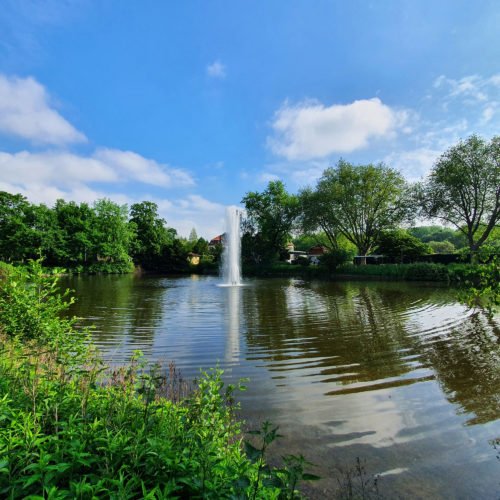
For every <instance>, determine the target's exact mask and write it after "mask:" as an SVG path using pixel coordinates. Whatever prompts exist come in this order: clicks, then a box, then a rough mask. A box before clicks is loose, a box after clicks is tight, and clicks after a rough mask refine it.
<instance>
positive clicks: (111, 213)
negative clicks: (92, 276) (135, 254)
mask: <svg viewBox="0 0 500 500" xmlns="http://www.w3.org/2000/svg"><path fill="white" fill-rule="evenodd" d="M94 211H95V216H96V218H95V223H94V226H93V227H92V232H91V238H92V242H93V245H92V246H93V251H94V258H95V260H96V261H105V262H113V263H116V264H125V263H129V262H130V261H131V258H130V256H129V253H128V251H129V246H130V243H131V241H132V238H133V236H134V232H133V228H132V227H131V226H130V225H129V224H128V208H127V205H121V206H120V205H118V204H117V203H115V202H113V201H111V200H108V199H105V198H104V199H101V200H98V201H96V202H95V203H94Z"/></svg>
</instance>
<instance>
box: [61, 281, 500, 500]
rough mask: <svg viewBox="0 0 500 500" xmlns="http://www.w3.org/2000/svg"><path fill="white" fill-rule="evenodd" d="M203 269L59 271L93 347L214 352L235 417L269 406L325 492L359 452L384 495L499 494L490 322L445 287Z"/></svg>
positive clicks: (497, 347) (497, 402) (495, 338)
mask: <svg viewBox="0 0 500 500" xmlns="http://www.w3.org/2000/svg"><path fill="white" fill-rule="evenodd" d="M219 282H220V280H219V279H218V278H216V277H200V276H190V277H180V278H172V277H151V276H145V277H138V276H131V275H126V276H95V277H92V276H90V277H73V278H68V279H67V281H66V282H64V283H63V284H64V285H65V286H68V287H70V288H72V289H74V290H75V291H76V296H77V298H78V301H77V303H76V304H75V305H74V306H73V308H72V310H71V313H72V314H75V315H77V316H79V317H81V318H83V322H84V323H86V324H93V325H95V330H94V332H93V337H94V340H95V342H96V343H97V344H98V345H99V346H100V348H101V349H102V351H103V353H104V357H105V358H106V359H108V360H109V361H112V362H115V363H120V362H124V361H127V360H128V359H129V358H130V355H131V353H132V352H133V351H134V350H136V349H140V350H142V351H143V352H144V354H145V355H146V356H147V358H148V359H151V360H154V361H156V360H159V361H163V362H167V363H168V361H170V360H174V361H175V363H176V365H177V366H178V367H179V368H180V369H181V372H182V374H183V376H184V377H185V378H194V377H196V376H197V374H198V373H199V369H200V368H209V367H213V366H215V365H216V364H217V363H218V364H219V366H220V367H221V368H223V369H224V370H225V377H226V379H227V380H228V381H236V380H238V379H240V378H242V377H248V378H249V379H250V382H249V383H248V384H247V385H248V390H247V391H246V392H244V393H241V394H240V395H239V396H238V399H239V401H240V402H241V406H242V411H241V413H242V416H243V418H244V419H245V420H246V421H247V422H248V426H249V427H254V428H256V427H259V425H260V423H261V422H262V421H263V420H265V419H269V420H271V421H272V422H273V423H274V424H276V425H279V426H280V432H281V434H284V435H285V437H284V438H283V439H282V440H280V442H278V443H277V444H276V445H274V444H273V446H275V454H276V455H280V454H287V453H295V454H299V453H302V454H304V455H305V456H306V458H307V459H308V460H309V461H311V462H313V463H315V464H316V465H317V466H316V468H315V469H314V470H313V472H315V473H317V474H319V475H320V476H321V477H322V478H323V479H322V480H321V481H319V482H317V483H314V484H312V485H311V487H308V488H307V493H308V494H310V495H311V496H313V497H316V498H330V497H332V496H333V492H334V490H335V489H336V488H337V485H338V483H337V478H339V477H341V476H339V472H338V469H339V468H342V469H346V468H349V467H351V466H352V465H353V464H354V463H355V460H356V457H360V458H361V460H362V461H363V463H365V468H366V471H367V474H368V475H371V474H381V475H382V476H381V478H380V480H379V489H380V493H381V494H382V495H383V496H384V497H386V498H474V499H477V498H481V499H482V498H486V499H487V498H496V499H498V498H499V497H500V461H499V460H498V459H497V453H498V452H497V451H496V450H495V449H494V448H493V446H492V444H491V440H493V439H494V438H497V437H500V322H499V321H498V318H496V319H495V320H489V319H488V318H487V317H486V316H484V315H482V314H480V313H474V312H471V311H469V310H468V309H466V308H465V307H463V306H462V305H460V304H459V303H457V301H456V299H455V292H454V291H453V290H449V289H447V288H437V287H436V286H426V285H415V284H404V283H394V282H369V283H366V282H360V281H355V282H339V283H333V282H311V283H309V282H304V281H301V280H297V279H266V280H258V279H255V280H246V281H245V286H242V287H229V288H228V287H219V286H218V284H219Z"/></svg>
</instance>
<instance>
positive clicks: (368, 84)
mask: <svg viewBox="0 0 500 500" xmlns="http://www.w3.org/2000/svg"><path fill="white" fill-rule="evenodd" d="M498 26H500V2H498V1H497V0H492V1H489V0H476V1H474V2H471V1H469V0H467V1H464V0H439V1H435V0H393V1H389V0H377V1H372V2H370V1H361V0H352V1H349V2H347V1H344V0H338V1H337V0H329V1H326V0H301V1H299V0H273V1H269V0H253V1H249V0H240V1H234V0H232V1H231V0H224V1H222V0H210V1H207V0H186V1H182V2H178V1H164V0H141V1H137V0H135V1H132V0H43V1H42V0H1V8H0V191H8V192H10V193H21V194H23V195H24V196H26V197H27V198H28V199H29V200H30V201H31V202H33V203H45V204H47V205H48V206H52V205H53V204H54V203H55V201H56V200H57V199H58V198H63V199H65V200H68V201H69V200H74V201H77V202H89V203H92V202H94V201H95V200H97V199H100V198H109V199H111V200H113V201H116V202H117V203H120V204H125V203H126V204H128V205H129V206H130V205H131V204H132V203H137V202H140V201H143V200H149V201H154V202H155V203H157V205H158V207H159V212H160V214H161V216H162V217H163V218H165V219H166V221H167V225H168V226H170V227H174V228H175V229H177V231H178V233H179V234H180V235H182V236H188V235H189V233H190V232H191V229H192V228H195V229H196V232H197V233H198V235H200V236H203V237H205V238H208V239H210V238H212V237H214V236H216V235H217V234H220V233H221V232H222V231H223V225H224V224H223V220H224V209H225V207H226V206H228V205H240V204H241V200H242V198H243V197H244V196H245V194H246V193H247V192H250V191H262V190H264V189H265V188H266V186H267V183H268V182H269V181H271V180H276V179H280V180H282V181H283V182H284V183H285V185H286V188H287V189H288V191H289V192H292V193H295V192H298V191H299V190H300V189H301V188H304V187H306V186H314V185H315V182H316V180H317V179H318V178H319V177H320V176H321V173H322V172H323V170H324V169H325V168H327V167H329V166H333V165H335V164H336V163H337V161H338V160H339V159H340V158H343V159H345V160H347V161H350V162H352V163H356V164H359V163H378V162H384V163H386V164H387V165H388V166H390V167H393V168H397V169H399V170H400V171H401V172H402V173H403V174H404V175H405V177H406V178H407V179H408V180H409V181H416V180H419V179H422V178H424V176H425V175H426V174H427V173H428V172H429V170H430V169H431V168H432V165H433V163H434V161H435V160H436V159H437V158H438V157H439V155H440V154H441V153H443V152H444V151H445V150H446V149H447V148H449V147H450V146H452V145H453V144H456V142H457V141H459V140H460V139H464V138H466V137H468V136H469V135H470V134H473V133H475V134H479V135H481V136H483V137H485V138H487V139H489V138H491V137H492V136H494V135H496V134H499V133H500V29H499V28H498Z"/></svg>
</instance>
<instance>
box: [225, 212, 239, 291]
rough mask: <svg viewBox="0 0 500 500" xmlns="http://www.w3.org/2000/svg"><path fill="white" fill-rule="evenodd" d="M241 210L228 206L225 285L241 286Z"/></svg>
mask: <svg viewBox="0 0 500 500" xmlns="http://www.w3.org/2000/svg"><path fill="white" fill-rule="evenodd" d="M240 220H241V210H240V209H239V208H237V207H227V208H226V233H225V237H224V252H223V254H222V279H223V281H224V283H223V284H224V285H225V286H241V238H240Z"/></svg>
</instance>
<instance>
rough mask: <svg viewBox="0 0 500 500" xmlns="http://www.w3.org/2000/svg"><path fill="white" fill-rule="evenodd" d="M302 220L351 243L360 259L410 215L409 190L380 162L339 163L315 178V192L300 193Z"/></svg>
mask: <svg viewBox="0 0 500 500" xmlns="http://www.w3.org/2000/svg"><path fill="white" fill-rule="evenodd" d="M304 197H305V198H306V200H308V202H307V203H303V204H302V207H303V212H304V216H303V217H304V219H305V220H306V221H309V224H310V225H311V228H314V226H316V227H317V228H319V229H321V230H323V231H324V232H325V234H327V235H328V237H329V240H330V241H331V244H332V246H333V247H335V246H336V245H337V243H336V242H337V238H338V235H343V236H344V237H345V238H346V239H347V240H348V241H350V242H351V243H353V244H354V245H355V246H356V248H357V249H358V253H359V255H361V256H366V255H367V254H368V253H370V251H371V250H372V249H373V248H374V246H375V244H376V242H377V240H378V238H379V236H380V234H381V233H382V231H384V230H388V229H392V228H395V227H397V225H399V224H400V223H401V222H402V221H403V220H405V219H406V218H407V217H408V216H409V213H410V196H409V187H408V185H407V183H406V181H405V179H404V178H403V176H402V175H401V174H400V173H399V172H398V171H396V170H394V169H391V168H389V167H387V166H386V165H384V164H382V163H380V164H377V165H373V164H369V165H353V164H351V163H349V162H347V161H345V160H340V161H339V162H338V164H337V166H336V167H332V168H328V169H326V170H325V171H324V172H323V175H322V177H321V178H320V179H319V181H318V184H317V186H316V190H315V191H308V192H303V193H302V194H301V198H302V199H304Z"/></svg>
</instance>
